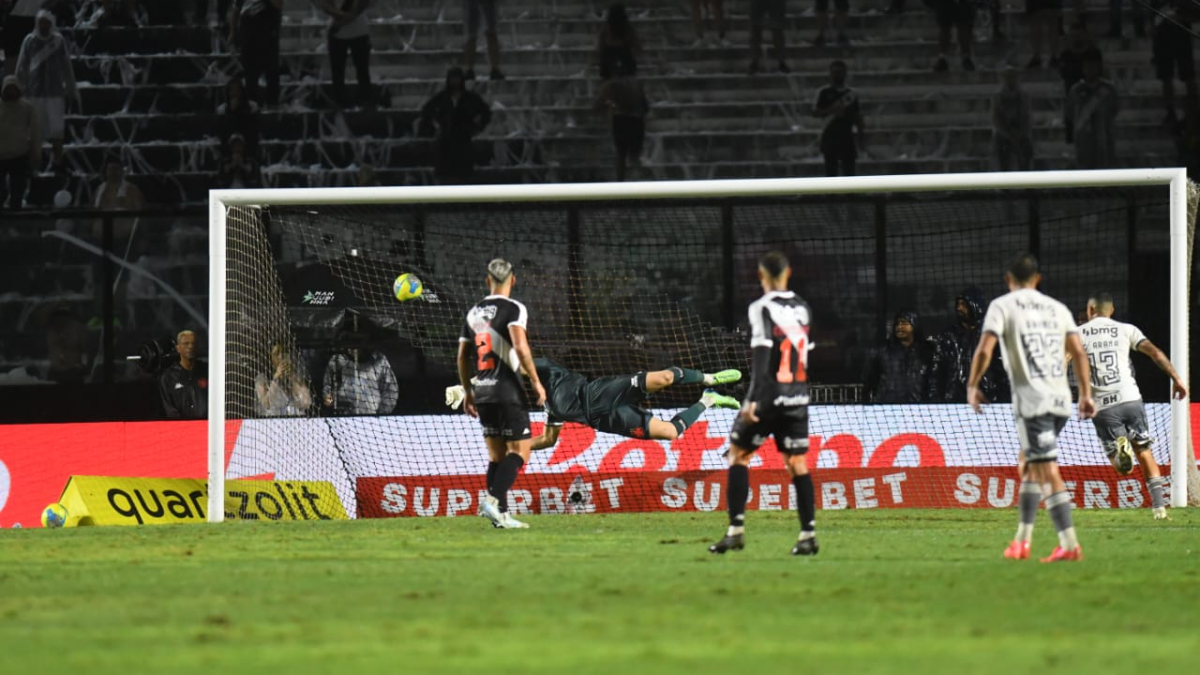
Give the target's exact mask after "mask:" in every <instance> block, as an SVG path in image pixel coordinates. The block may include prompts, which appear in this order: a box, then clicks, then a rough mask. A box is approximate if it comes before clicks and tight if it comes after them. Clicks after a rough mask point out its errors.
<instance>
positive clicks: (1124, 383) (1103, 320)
mask: <svg viewBox="0 0 1200 675" xmlns="http://www.w3.org/2000/svg"><path fill="white" fill-rule="evenodd" d="M1079 336H1080V338H1081V339H1082V340H1083V349H1084V351H1086V352H1087V355H1088V367H1089V368H1088V372H1090V373H1091V379H1092V398H1094V399H1096V409H1097V410H1103V409H1104V408H1111V407H1112V406H1114V405H1117V404H1119V403H1126V402H1128V401H1140V400H1141V398H1142V392H1141V390H1140V389H1138V385H1137V380H1135V379H1134V377H1133V363H1131V362H1130V359H1129V353H1130V352H1133V351H1137V348H1138V345H1140V344H1142V343H1143V342H1145V340H1146V336H1145V335H1144V334H1142V331H1141V330H1139V329H1138V327H1137V326H1134V325H1133V324H1128V323H1121V322H1120V321H1113V320H1112V319H1110V318H1108V317H1104V316H1098V317H1096V318H1094V319H1092V320H1091V321H1089V322H1087V323H1085V324H1083V325H1082V326H1080V327H1079Z"/></svg>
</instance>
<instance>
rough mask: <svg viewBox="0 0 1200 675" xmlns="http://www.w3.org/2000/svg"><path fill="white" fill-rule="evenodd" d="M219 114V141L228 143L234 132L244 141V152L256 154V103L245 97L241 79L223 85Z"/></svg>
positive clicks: (218, 108)
mask: <svg viewBox="0 0 1200 675" xmlns="http://www.w3.org/2000/svg"><path fill="white" fill-rule="evenodd" d="M217 115H219V116H220V120H219V126H220V133H221V143H223V144H228V143H229V139H230V138H232V137H233V135H234V134H238V135H240V136H241V137H242V139H243V140H244V141H245V142H246V152H247V153H248V154H250V155H252V156H255V157H257V156H258V104H257V103H255V102H254V101H251V100H248V99H247V98H246V90H245V88H244V87H243V86H242V81H241V80H239V79H236V78H234V79H232V80H230V81H229V82H228V83H227V84H226V85H225V102H224V103H222V104H220V105H218V106H217Z"/></svg>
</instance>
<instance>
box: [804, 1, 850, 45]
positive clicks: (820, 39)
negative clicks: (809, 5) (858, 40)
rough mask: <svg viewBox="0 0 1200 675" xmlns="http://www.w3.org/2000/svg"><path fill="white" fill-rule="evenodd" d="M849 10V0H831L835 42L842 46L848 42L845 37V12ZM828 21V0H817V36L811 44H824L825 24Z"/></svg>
mask: <svg viewBox="0 0 1200 675" xmlns="http://www.w3.org/2000/svg"><path fill="white" fill-rule="evenodd" d="M848 11H850V0H833V29H834V30H835V31H837V43H838V44H839V45H841V46H843V47H845V46H848V45H849V44H850V38H848V37H846V12H848ZM828 23H829V0H817V38H816V39H815V40H813V45H815V46H817V47H824V46H825V26H826V24H828Z"/></svg>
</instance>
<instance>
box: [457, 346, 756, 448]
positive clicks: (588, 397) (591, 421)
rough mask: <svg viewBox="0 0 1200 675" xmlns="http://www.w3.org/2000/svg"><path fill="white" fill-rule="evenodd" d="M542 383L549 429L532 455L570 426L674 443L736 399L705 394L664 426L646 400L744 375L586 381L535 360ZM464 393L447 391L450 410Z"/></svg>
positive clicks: (667, 373) (646, 375)
mask: <svg viewBox="0 0 1200 675" xmlns="http://www.w3.org/2000/svg"><path fill="white" fill-rule="evenodd" d="M533 365H534V367H535V368H537V371H538V379H540V380H541V381H542V384H543V385H545V387H546V427H545V429H543V431H542V434H541V435H540V436H538V437H536V438H534V439H533V449H534V450H542V449H545V448H549V447H551V446H553V445H554V444H555V443H556V442H558V435H559V433H561V432H562V426H563V424H564V423H566V422H578V423H579V424H585V425H587V426H589V427H591V428H593V429H595V430H597V431H603V432H605V433H609V434H617V435H619V436H626V437H628V438H649V439H654V440H664V441H671V440H675V439H676V438H679V437H680V436H682V435H683V432H684V431H685V430H687V428H688V427H690V426H691V425H692V424H693V423H695V421H696V420H697V419H699V417H700V415H702V414H704V411H705V410H708V409H709V408H713V407H716V408H732V409H735V410H736V409H737V408H739V407H740V404H739V403H738V401H737V399H735V398H733V397H732V396H725V395H723V394H720V393H717V392H715V391H713V390H711V389H706V390H705V391H704V394H703V395H702V396H701V397H700V400H699V401H697V402H696V403H694V404H692V406H691V407H689V408H687V409H685V410H683V411H680V413H679V414H677V415H675V416H674V417H672V418H671V420H670V421H669V422H668V421H665V420H660V419H658V418H657V417H655V416H654V415H653V414H651V413H650V411H649V410H646V409H645V408H642V407H641V405H640V404H641V402H642V401H643V400H644V399H645V397H646V396H648V395H650V394H654V393H656V392H659V391H662V390H663V389H666V388H667V387H670V386H671V385H674V384H701V383H703V384H704V385H705V386H713V385H718V384H729V383H732V382H737V381H738V380H740V379H742V372H741V371H740V370H734V369H729V370H722V371H720V372H717V373H711V374H710V373H702V372H700V371H699V370H692V369H690V368H679V367H677V366H672V367H670V368H667V369H666V370H655V371H650V372H648V371H644V370H643V371H641V372H639V373H634V374H632V375H612V376H608V377H600V378H596V379H594V380H590V381H589V380H588V379H587V377H585V376H584V375H582V374H580V373H576V372H574V371H572V370H568V369H566V368H564V367H562V366H560V365H559V364H557V363H555V362H553V361H551V360H549V359H545V358H535V359H534V360H533ZM462 396H463V390H462V387H461V386H459V385H455V386H453V387H447V388H446V405H448V406H450V407H451V408H454V409H456V410H457V409H458V406H460V405H461V404H462Z"/></svg>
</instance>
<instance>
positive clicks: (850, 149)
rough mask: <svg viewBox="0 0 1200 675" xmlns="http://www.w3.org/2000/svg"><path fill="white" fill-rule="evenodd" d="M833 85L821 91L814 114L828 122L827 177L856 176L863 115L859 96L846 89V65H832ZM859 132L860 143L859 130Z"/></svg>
mask: <svg viewBox="0 0 1200 675" xmlns="http://www.w3.org/2000/svg"><path fill="white" fill-rule="evenodd" d="M829 80H830V83H829V84H827V85H825V86H824V87H821V88H820V89H819V90H817V98H816V100H815V101H813V115H814V116H816V117H819V118H821V119H824V120H825V130H824V131H822V132H821V154H822V155H824V157H825V175H826V176H853V175H854V174H855V168H854V164H855V162H856V161H857V159H858V145H861V144H862V135H863V126H864V123H863V116H862V109H861V108H860V107H859V102H858V94H857V93H855V91H854V90H853V89H851V88H850V87H847V86H846V64H845V62H843V61H834V62H833V63H831V64H829ZM856 129H857V131H858V134H857V143H856V136H855V130H856Z"/></svg>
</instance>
